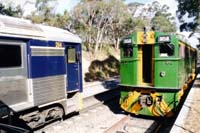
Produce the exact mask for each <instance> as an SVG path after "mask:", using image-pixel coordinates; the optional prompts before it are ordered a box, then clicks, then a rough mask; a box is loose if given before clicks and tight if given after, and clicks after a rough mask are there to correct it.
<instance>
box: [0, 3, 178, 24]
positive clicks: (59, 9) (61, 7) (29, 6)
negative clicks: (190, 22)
mask: <svg viewBox="0 0 200 133" xmlns="http://www.w3.org/2000/svg"><path fill="white" fill-rule="evenodd" d="M35 1H36V0H0V3H11V4H13V5H14V6H16V5H21V7H22V9H23V10H24V11H25V13H24V15H28V14H30V13H31V12H32V11H34V10H35V7H34V4H35ZM153 1H155V0H125V3H130V2H140V3H144V4H150V3H152V2H153ZM157 1H158V2H159V3H160V4H161V5H164V4H166V5H168V6H169V7H170V9H169V12H170V13H171V14H172V15H173V16H174V17H175V18H176V22H177V23H178V20H177V17H176V10H177V5H178V3H177V2H176V0H157ZM57 2H58V3H57V6H56V13H61V14H63V13H64V11H65V10H67V11H69V12H70V11H71V10H72V9H73V7H74V6H75V5H76V4H77V3H78V2H80V0H57Z"/></svg>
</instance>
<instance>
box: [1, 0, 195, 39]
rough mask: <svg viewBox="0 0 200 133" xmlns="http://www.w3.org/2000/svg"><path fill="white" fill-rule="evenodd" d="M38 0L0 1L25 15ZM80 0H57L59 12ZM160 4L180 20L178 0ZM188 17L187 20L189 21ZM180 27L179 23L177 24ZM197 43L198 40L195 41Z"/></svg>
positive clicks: (134, 0)
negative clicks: (17, 7)
mask: <svg viewBox="0 0 200 133" xmlns="http://www.w3.org/2000/svg"><path fill="white" fill-rule="evenodd" d="M35 1H36V0H0V3H10V4H13V5H14V6H16V5H21V7H22V9H23V10H24V11H25V13H24V15H27V14H30V13H31V12H32V11H34V10H35V7H34V4H35ZM79 1H80V0H57V2H58V5H57V6H56V12H57V13H61V14H62V13H63V12H64V11H65V10H68V11H70V10H71V9H73V7H74V6H75V5H76V4H77V3H78V2H79ZM153 1H155V0H126V1H125V2H126V3H130V2H141V3H151V2H153ZM157 1H158V2H159V3H160V4H162V5H164V4H166V5H168V6H169V7H170V9H169V12H170V13H171V14H172V15H173V16H174V17H175V18H176V22H177V24H178V23H179V21H178V20H177V17H176V10H177V5H178V3H177V1H176V0H157ZM187 20H188V19H187V17H186V21H187ZM177 26H178V27H179V24H178V25H177ZM195 43H197V42H195Z"/></svg>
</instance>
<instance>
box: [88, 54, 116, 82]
mask: <svg viewBox="0 0 200 133" xmlns="http://www.w3.org/2000/svg"><path fill="white" fill-rule="evenodd" d="M118 75H119V61H118V60H117V59H116V58H115V57H114V56H109V57H108V58H107V59H105V60H103V61H99V60H95V61H93V62H92V63H91V65H90V67H89V73H86V74H85V81H96V80H105V79H107V78H110V77H113V76H118Z"/></svg>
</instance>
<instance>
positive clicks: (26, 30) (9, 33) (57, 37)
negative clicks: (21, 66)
mask: <svg viewBox="0 0 200 133" xmlns="http://www.w3.org/2000/svg"><path fill="white" fill-rule="evenodd" d="M0 36H6V37H16V38H32V39H40V40H50V41H62V42H72V43H81V39H80V38H79V37H78V36H77V35H75V34H73V33H71V32H69V31H67V30H63V29H60V28H55V27H51V26H44V25H41V24H33V23H32V22H31V21H30V20H25V19H21V18H14V17H9V16H4V15H0Z"/></svg>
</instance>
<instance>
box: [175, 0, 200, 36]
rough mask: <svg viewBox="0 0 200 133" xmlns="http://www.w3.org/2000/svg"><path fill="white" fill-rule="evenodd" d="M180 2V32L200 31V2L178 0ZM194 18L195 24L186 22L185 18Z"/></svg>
mask: <svg viewBox="0 0 200 133" xmlns="http://www.w3.org/2000/svg"><path fill="white" fill-rule="evenodd" d="M177 1H178V3H179V4H178V18H179V20H180V22H182V25H181V26H180V30H192V31H198V32H199V31H200V27H199V25H200V1H199V0H177ZM187 14H188V17H189V18H194V21H193V22H189V23H187V22H184V21H185V20H183V16H185V15H187Z"/></svg>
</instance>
